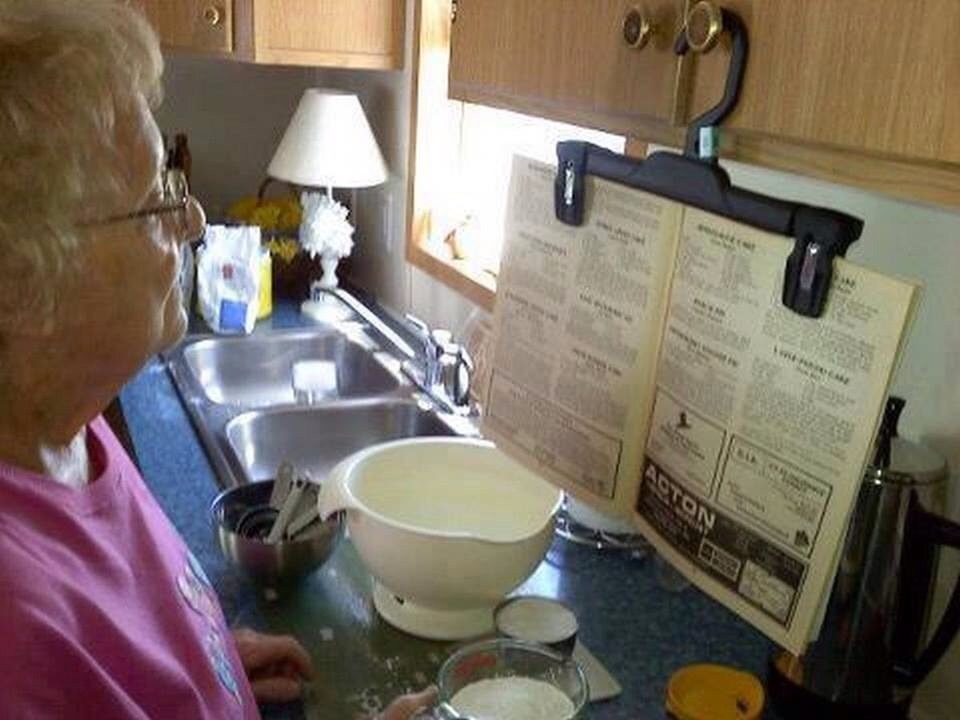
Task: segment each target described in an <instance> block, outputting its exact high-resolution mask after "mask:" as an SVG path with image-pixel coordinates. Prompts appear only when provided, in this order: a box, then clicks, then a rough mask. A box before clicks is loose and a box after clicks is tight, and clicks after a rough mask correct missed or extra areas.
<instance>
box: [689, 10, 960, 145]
mask: <svg viewBox="0 0 960 720" xmlns="http://www.w3.org/2000/svg"><path fill="white" fill-rule="evenodd" d="M691 4H692V3H691ZM719 5H721V6H724V7H729V8H732V9H734V10H736V11H737V12H738V13H739V14H740V16H741V17H742V18H743V20H744V22H745V24H746V26H747V30H748V32H749V38H750V57H749V60H748V62H747V70H746V77H745V80H744V83H745V84H744V88H743V93H742V95H741V98H740V102H739V104H738V106H737V109H736V110H735V111H734V113H733V114H732V115H731V117H730V119H729V120H728V121H727V123H726V125H727V126H729V127H732V128H736V129H737V130H739V131H743V132H746V133H755V134H757V135H764V136H775V137H778V138H785V139H788V140H795V141H799V142H802V143H806V144H816V145H822V146H832V147H837V148H846V149H851V150H855V151H858V152H865V153H868V154H872V155H878V156H885V157H892V158H895V157H904V158H911V159H920V160H925V161H946V162H960V131H958V130H957V128H958V127H960V92H958V91H957V78H958V77H960V43H958V42H956V32H957V28H960V2H957V0H923V2H908V1H905V0H842V1H841V0H830V1H828V0H803V1H798V0H722V1H721V2H720V3H719ZM727 58H728V54H727V52H726V51H725V48H724V46H723V45H722V44H721V45H719V46H718V47H717V48H715V49H714V50H713V51H711V52H708V53H707V54H705V55H703V56H701V57H699V58H698V60H697V67H696V68H695V69H694V70H693V72H692V73H691V76H692V99H691V105H690V113H689V116H690V117H692V116H694V115H696V114H697V112H698V111H701V110H703V109H704V108H706V107H709V106H710V105H712V104H714V103H715V102H716V100H717V99H718V98H719V97H720V94H721V92H722V90H721V89H722V87H723V78H724V75H725V73H726V67H727Z"/></svg>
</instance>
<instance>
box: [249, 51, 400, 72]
mask: <svg viewBox="0 0 960 720" xmlns="http://www.w3.org/2000/svg"><path fill="white" fill-rule="evenodd" d="M256 61H257V62H258V63H264V64H268V65H269V64H274V65H310V66H314V65H319V66H322V67H342V68H351V69H356V70H398V69H401V68H402V67H403V59H402V58H400V57H397V56H394V55H381V54H380V53H351V52H346V51H344V50H336V51H333V52H320V51H318V50H280V49H277V48H263V47H261V48H260V49H259V50H257V52H256Z"/></svg>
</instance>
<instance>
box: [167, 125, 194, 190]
mask: <svg viewBox="0 0 960 720" xmlns="http://www.w3.org/2000/svg"><path fill="white" fill-rule="evenodd" d="M192 165H193V158H191V157H190V147H189V145H188V144H187V134H186V133H177V134H176V136H175V137H174V141H173V149H172V150H171V158H170V167H175V168H179V169H180V170H183V174H184V176H185V177H186V178H187V185H188V186H189V185H190V170H191V167H192Z"/></svg>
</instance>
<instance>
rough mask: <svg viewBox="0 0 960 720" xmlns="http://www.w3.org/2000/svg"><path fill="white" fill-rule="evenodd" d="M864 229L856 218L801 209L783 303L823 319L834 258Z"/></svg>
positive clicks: (812, 209) (789, 261)
mask: <svg viewBox="0 0 960 720" xmlns="http://www.w3.org/2000/svg"><path fill="white" fill-rule="evenodd" d="M862 230H863V222H862V221H861V220H858V219H857V218H854V217H851V216H850V215H845V214H843V213H838V212H834V211H832V210H827V209H824V208H813V207H800V208H798V209H797V211H796V214H795V216H794V231H793V237H794V244H793V252H791V253H790V255H789V256H788V257H787V262H786V267H785V270H784V278H783V304H784V305H786V306H787V307H788V308H790V309H791V310H793V311H794V312H796V313H799V314H800V315H804V316H806V317H813V318H816V317H820V316H821V315H823V308H824V306H825V305H826V301H827V295H828V294H829V292H830V283H831V280H832V279H833V259H834V258H836V257H843V256H844V255H846V252H847V248H849V247H850V244H851V243H853V242H854V241H855V240H856V239H857V238H859V237H860V232H861V231H862Z"/></svg>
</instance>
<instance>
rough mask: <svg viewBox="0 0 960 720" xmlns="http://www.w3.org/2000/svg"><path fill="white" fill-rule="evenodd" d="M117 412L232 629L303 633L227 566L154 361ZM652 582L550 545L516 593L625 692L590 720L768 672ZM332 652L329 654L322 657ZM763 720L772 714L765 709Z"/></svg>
mask: <svg viewBox="0 0 960 720" xmlns="http://www.w3.org/2000/svg"><path fill="white" fill-rule="evenodd" d="M264 322H265V323H267V324H269V325H271V326H272V327H289V326H292V325H297V324H299V321H298V318H297V317H296V313H295V312H294V311H290V310H287V311H284V310H283V308H281V309H280V310H279V311H278V312H276V313H275V314H274V316H273V318H272V319H270V320H267V321H264ZM121 404H122V407H123V411H124V414H125V417H126V420H127V424H128V426H129V430H130V435H131V439H132V441H133V444H134V447H135V449H136V452H137V455H138V458H139V463H140V467H141V470H142V473H143V476H144V479H145V480H146V482H147V484H148V485H149V486H150V488H151V489H152V491H153V492H154V494H155V496H156V497H157V499H158V501H159V502H160V504H161V505H162V507H163V508H164V510H165V511H166V512H167V514H168V515H169V517H170V519H171V520H172V522H173V524H174V525H175V526H176V528H177V529H178V530H179V532H180V533H181V534H182V535H183V537H184V539H185V540H186V542H187V544H188V545H189V546H190V548H191V549H192V550H193V552H194V553H195V554H196V556H197V557H198V558H199V560H200V562H201V563H202V564H203V566H204V567H205V568H206V570H207V573H208V574H209V576H210V578H211V580H212V581H213V583H214V585H215V586H216V588H217V591H218V593H219V595H220V599H221V603H222V605H223V609H224V612H225V613H226V616H227V619H228V621H230V622H231V624H254V625H261V626H265V627H266V628H267V629H269V630H273V631H278V630H281V631H286V632H291V633H293V634H295V635H298V634H302V633H303V632H304V630H303V628H302V627H301V626H299V625H296V626H291V627H284V626H283V617H284V615H283V613H281V612H271V611H270V610H269V603H268V604H267V605H266V606H265V604H264V603H265V600H264V598H263V597H261V595H262V593H259V592H258V591H257V590H256V589H255V588H254V587H253V586H252V585H251V584H250V583H249V582H248V581H247V580H246V579H244V578H243V577H242V576H240V575H238V574H237V573H236V572H235V571H234V570H232V569H231V568H230V567H228V566H227V565H226V564H225V562H224V560H223V558H222V556H221V555H220V552H219V549H218V548H217V546H216V545H215V541H214V538H213V534H212V532H211V530H210V525H209V520H208V508H209V506H210V503H211V501H212V500H213V498H214V497H215V496H216V494H217V492H218V487H217V483H216V478H215V476H214V472H213V470H212V468H211V466H210V464H209V462H208V461H207V458H206V456H205V454H204V451H203V448H202V446H201V444H200V442H199V440H198V438H197V436H196V434H195V432H194V429H193V427H192V425H191V421H190V418H189V416H188V415H187V413H186V411H185V409H184V407H183V406H182V404H181V402H180V399H179V396H178V394H177V392H176V389H175V388H174V386H173V384H172V382H171V379H170V377H169V375H168V373H167V370H166V367H165V365H164V364H163V361H162V360H160V359H158V358H155V359H153V360H151V361H150V362H148V363H147V365H146V366H145V367H144V368H143V369H142V370H141V371H140V372H139V373H138V374H137V375H136V376H135V377H134V378H133V379H131V380H130V382H129V383H128V384H127V385H126V386H125V387H124V388H123V390H122V392H121ZM345 545H347V547H348V550H343V549H341V550H338V553H341V554H343V553H348V552H350V551H351V550H352V549H351V548H349V545H348V544H345ZM344 557H346V555H344ZM344 562H345V561H344ZM328 572H335V570H330V569H329V568H328V567H326V566H325V567H324V568H321V569H320V570H318V571H317V572H316V573H315V574H314V575H315V576H316V578H311V579H310V581H309V583H311V586H312V584H313V583H316V584H317V586H318V587H319V586H320V585H321V584H323V583H324V582H326V581H325V579H324V577H323V575H324V573H328ZM656 575H657V573H656V570H655V563H654V562H653V559H652V558H651V557H649V556H647V557H640V558H638V557H635V556H632V555H631V554H629V553H628V552H626V551H614V552H605V553H601V552H598V551H596V550H595V549H593V548H591V547H587V546H583V545H577V544H574V543H571V542H569V541H567V540H564V539H562V538H559V537H558V538H557V539H556V540H555V542H554V543H553V546H552V547H551V549H550V551H549V553H548V555H547V558H546V559H545V560H544V562H543V563H542V565H541V566H540V568H538V570H537V572H536V573H535V575H534V576H533V578H531V580H530V581H529V583H528V584H527V585H526V586H525V588H524V589H527V590H529V589H532V590H536V591H537V592H540V593H541V594H550V595H553V596H555V597H559V598H560V599H562V600H565V601H566V602H567V603H568V604H569V605H570V606H571V607H572V608H573V609H574V611H575V612H576V613H577V616H578V619H579V622H580V635H579V637H580V638H582V640H583V642H584V644H585V645H586V646H587V647H588V648H589V649H590V650H591V651H592V652H593V654H594V655H595V656H596V657H597V658H598V659H599V660H600V661H601V662H602V663H603V665H604V666H605V667H606V668H607V670H608V671H609V672H610V673H611V674H612V675H613V676H614V677H615V678H616V679H617V681H618V682H619V683H620V684H621V685H622V687H623V693H622V694H621V695H620V696H619V697H617V698H615V699H613V700H609V701H604V702H600V703H594V704H592V705H591V707H590V711H589V715H588V716H589V717H590V718H596V719H597V720H638V719H640V718H643V719H647V718H651V719H654V718H664V717H666V715H665V712H664V710H663V692H664V687H665V684H666V681H667V679H668V677H669V676H670V674H671V673H672V672H673V671H674V670H676V669H677V668H679V667H680V666H682V665H685V664H688V663H694V662H713V663H724V664H729V665H732V666H735V667H739V668H742V669H744V670H749V671H751V672H753V673H754V674H756V675H757V676H758V677H760V678H761V679H762V678H763V677H764V675H765V666H766V660H767V656H768V654H769V652H770V649H771V644H770V643H769V641H767V640H766V639H765V638H764V637H763V636H762V635H760V634H759V633H758V632H757V631H755V630H754V629H752V628H751V627H749V626H748V625H746V624H745V623H743V622H742V621H740V620H739V619H738V618H737V617H735V616H734V615H733V614H732V613H730V612H729V611H728V610H726V609H725V608H723V607H722V606H720V605H719V604H717V603H716V602H714V601H712V600H711V599H709V598H708V597H707V596H705V595H704V594H702V593H700V592H699V591H697V590H696V589H694V588H687V589H686V590H683V591H682V592H670V591H668V590H665V589H663V588H662V587H661V586H660V584H659V583H658V581H657V577H656ZM331 587H333V588H334V589H332V590H329V592H337V591H336V589H335V587H336V586H333V585H332V586H331ZM321 599H322V598H321ZM311 602H318V600H316V598H314V599H313V600H312V601H311ZM364 602H366V603H367V606H366V608H365V611H366V612H367V614H368V615H375V611H374V610H373V608H372V603H371V601H370V600H369V598H366V599H365V600H364ZM264 607H267V610H266V611H264ZM265 618H266V620H265ZM390 632H396V631H393V630H392V629H391V630H390ZM302 639H303V638H302ZM335 651H336V648H335V647H333V646H332V649H331V650H330V652H331V653H335ZM321 652H323V651H322V650H321ZM314 659H315V661H317V660H318V659H319V660H320V662H318V667H319V668H320V669H321V672H322V667H323V664H324V663H323V661H324V660H325V658H323V657H321V658H318V657H317V655H316V653H315V657H314ZM334 659H335V658H334ZM431 680H432V678H431ZM320 710H321V711H322V708H320ZM264 714H265V716H267V717H282V718H285V717H300V716H303V715H304V712H303V709H302V708H301V707H300V706H299V705H298V706H296V707H270V708H264ZM306 715H307V716H308V717H310V716H314V715H316V716H317V717H319V716H320V714H319V713H317V712H316V708H314V709H313V710H309V709H308V712H307V713H306ZM324 716H325V717H327V718H328V719H331V720H339V718H335V717H332V715H329V714H325V715H324ZM765 717H767V718H775V715H774V714H773V713H771V712H769V711H768V712H767V713H766V714H765Z"/></svg>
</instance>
